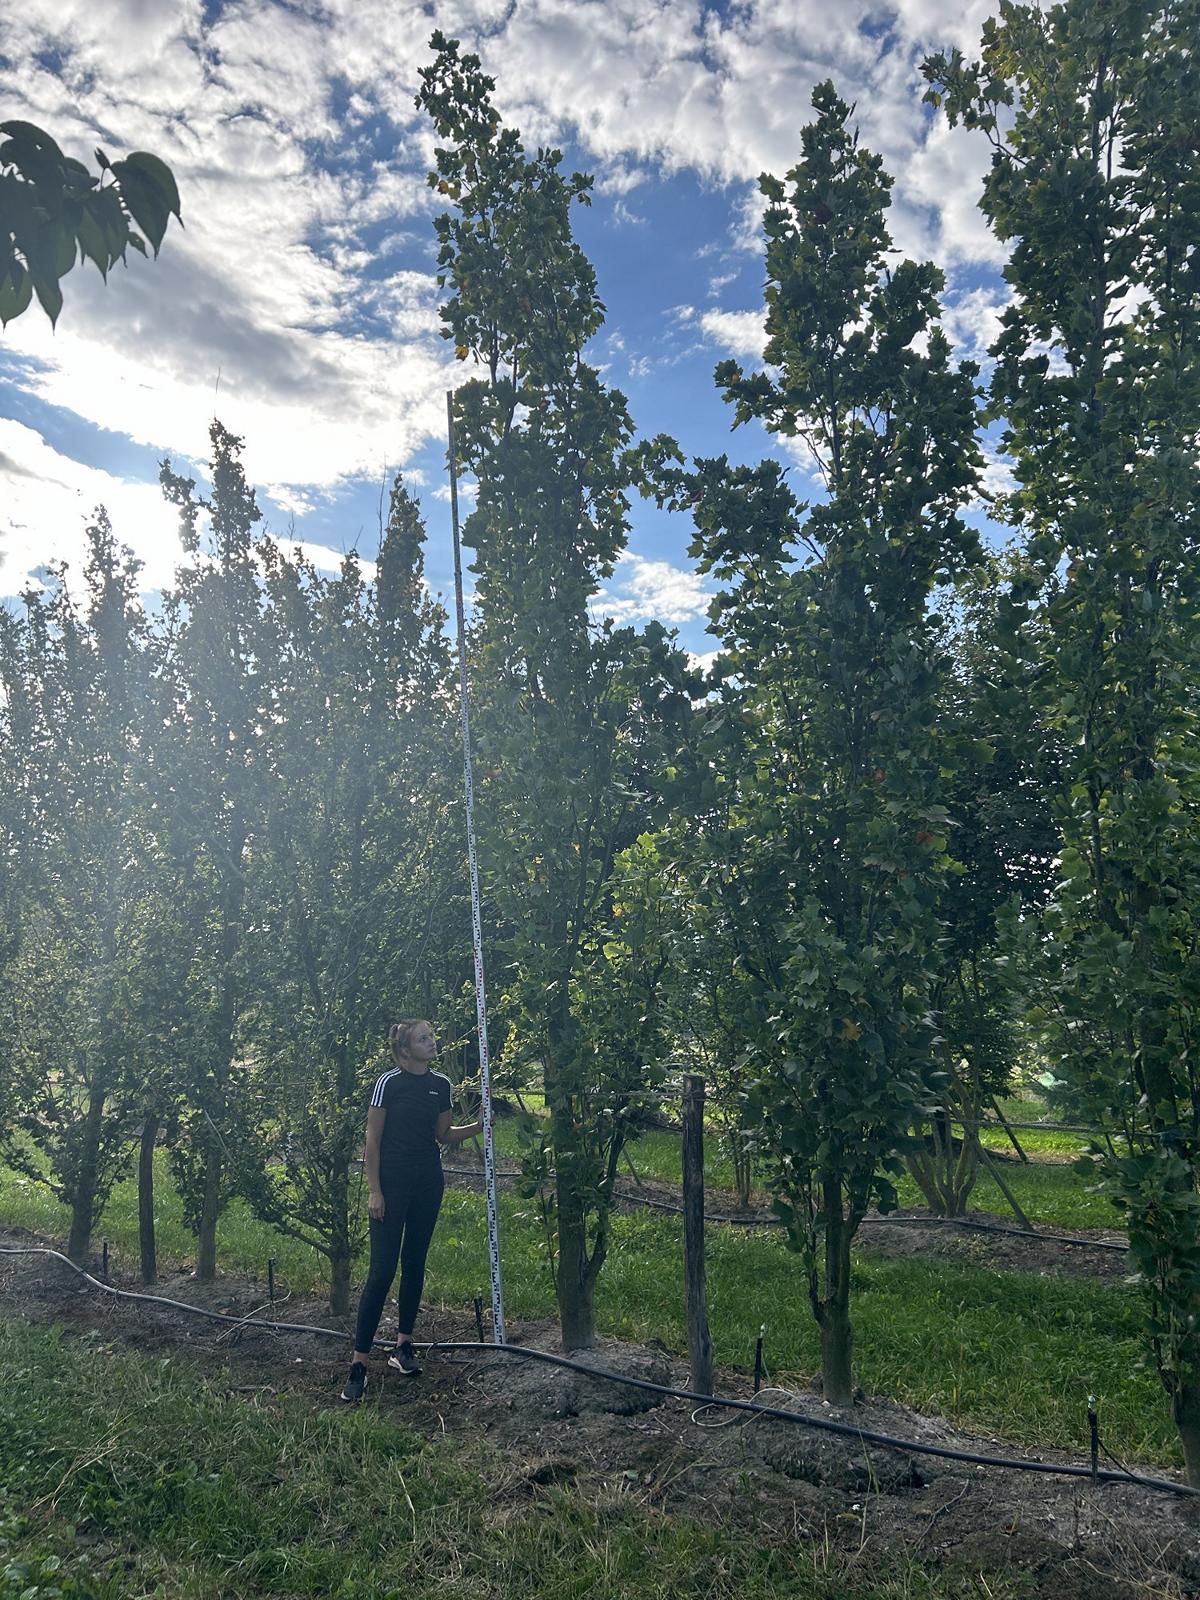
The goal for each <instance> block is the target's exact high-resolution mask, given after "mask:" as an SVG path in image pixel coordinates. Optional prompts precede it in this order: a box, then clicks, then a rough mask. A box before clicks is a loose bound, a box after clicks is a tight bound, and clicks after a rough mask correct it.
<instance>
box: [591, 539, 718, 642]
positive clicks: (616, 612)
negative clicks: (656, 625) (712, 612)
mask: <svg viewBox="0 0 1200 1600" xmlns="http://www.w3.org/2000/svg"><path fill="white" fill-rule="evenodd" d="M712 597H713V596H712V591H711V590H708V589H705V588H704V586H703V580H702V579H701V578H700V576H699V575H698V574H697V573H695V572H689V571H688V570H686V569H685V568H683V567H675V566H672V565H671V563H670V562H669V561H650V560H648V559H647V558H646V557H645V556H638V555H632V554H631V555H627V556H624V557H623V558H622V559H621V561H619V562H618V563H617V568H616V572H615V573H614V575H613V580H612V584H611V586H610V587H609V588H607V589H602V590H601V591H600V593H599V594H597V595H596V596H595V598H594V600H593V601H592V614H593V616H595V617H596V618H597V619H600V618H604V617H611V618H612V619H613V621H614V622H616V623H618V624H620V625H624V624H626V623H637V622H652V621H656V620H657V621H658V622H665V623H668V624H679V623H684V622H694V621H695V620H696V619H697V618H699V617H703V616H706V615H707V613H708V607H709V603H710V601H711V600H712Z"/></svg>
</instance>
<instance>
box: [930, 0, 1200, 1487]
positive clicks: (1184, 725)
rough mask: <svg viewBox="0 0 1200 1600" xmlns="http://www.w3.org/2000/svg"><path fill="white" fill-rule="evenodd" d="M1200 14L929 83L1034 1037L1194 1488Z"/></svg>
mask: <svg viewBox="0 0 1200 1600" xmlns="http://www.w3.org/2000/svg"><path fill="white" fill-rule="evenodd" d="M1198 37H1200V5H1197V4H1196V3H1195V0H1183V3H1172V4H1155V3H1144V4H1143V3H1138V4H1122V5H1103V6H1099V5H1094V4H1091V3H1088V0H1068V3H1066V4H1064V5H1059V6H1055V7H1054V8H1053V9H1051V10H1048V11H1042V10H1039V9H1035V8H1033V7H1028V6H1017V5H1012V4H1004V5H1002V6H1001V8H1000V15H999V18H998V20H996V21H993V22H989V23H988V24H987V25H986V27H985V30H984V35H983V44H982V54H981V58H980V60H979V61H977V62H973V63H968V62H966V61H964V59H963V58H962V56H961V55H959V54H958V53H955V54H953V55H951V56H939V57H936V58H934V59H933V60H931V61H929V62H927V63H926V67H925V72H926V76H927V78H928V79H929V81H930V84H931V89H930V93H929V96H928V97H927V98H929V99H931V100H933V102H934V103H935V104H940V105H941V106H942V107H943V109H944V110H945V112H946V114H947V116H948V118H949V120H950V122H951V124H959V123H961V124H963V125H965V127H967V128H968V129H973V130H976V132H977V133H980V134H982V135H983V136H984V137H986V138H987V139H988V140H989V141H990V142H991V146H992V163H991V168H990V171H989V173H988V176H987V179H986V182H985V185H984V192H983V199H982V202H981V203H982V207H983V210H984V212H985V214H986V215H987V217H988V218H989V221H990V223H991V225H992V228H993V230H994V231H995V233H996V235H997V237H998V238H1000V239H1001V240H1003V241H1005V243H1006V244H1008V246H1009V247H1010V250H1011V255H1010V259H1009V263H1008V266H1007V267H1006V269H1005V276H1006V278H1007V281H1008V284H1009V286H1010V289H1011V291H1012V297H1013V298H1012V303H1011V305H1010V306H1009V308H1008V309H1007V310H1006V311H1005V313H1004V316H1003V318H1002V330H1001V333H1000V336H999V338H998V340H997V343H996V345H995V347H994V353H995V355H996V357H997V362H996V368H995V375H994V378H993V382H992V406H993V409H994V411H995V412H996V413H997V414H998V415H1001V416H1002V417H1003V418H1004V422H1005V427H1006V437H1005V445H1006V448H1007V450H1008V451H1009V453H1010V454H1011V455H1012V457H1013V460H1014V463H1015V471H1016V476H1017V482H1018V486H1017V488H1016V490H1015V491H1014V493H1013V494H1012V495H1011V497H1010V498H1009V500H1008V503H1007V512H1008V515H1009V517H1010V519H1011V521H1012V522H1013V524H1014V525H1015V526H1017V527H1019V528H1020V529H1022V530H1023V532H1024V533H1025V535H1026V537H1027V540H1028V552H1029V555H1030V557H1031V558H1032V559H1033V561H1035V562H1036V563H1037V564H1038V566H1039V567H1040V571H1041V580H1042V581H1041V586H1040V587H1038V586H1037V584H1035V583H1031V584H1030V585H1028V586H1027V587H1026V589H1025V591H1024V592H1023V593H1022V592H1021V591H1018V592H1017V593H1016V594H1015V595H1014V597H1013V604H1012V607H1011V617H1010V621H1011V625H1012V634H1013V648H1014V651H1018V650H1020V649H1021V647H1022V645H1024V647H1025V648H1026V649H1027V650H1028V649H1031V648H1033V646H1032V645H1031V644H1030V637H1031V633H1032V631H1033V630H1035V629H1036V630H1039V631H1040V633H1041V634H1042V635H1048V636H1049V641H1050V642H1049V647H1048V648H1047V649H1046V650H1045V654H1044V662H1043V672H1042V675H1041V678H1040V692H1039V698H1038V702H1037V704H1038V711H1039V713H1040V715H1041V717H1042V718H1043V720H1044V724H1045V726H1046V727H1047V728H1048V729H1049V730H1051V731H1052V735H1053V737H1054V738H1055V739H1056V740H1057V741H1058V743H1059V745H1060V747H1061V750H1062V753H1063V756H1062V760H1063V772H1062V781H1061V783H1060V785H1059V786H1058V789H1057V794H1056V817H1057V822H1058V825H1059V828H1060V830H1061V854H1060V857H1059V874H1058V876H1059V882H1058V884H1057V888H1056V891H1055V893H1054V896H1053V899H1052V902H1051V905H1050V907H1049V908H1048V911H1047V913H1046V916H1045V918H1044V921H1043V923H1042V927H1041V945H1042V955H1043V958H1044V959H1043V966H1044V968H1046V969H1048V973H1049V978H1048V981H1047V982H1046V984H1045V987H1044V990H1043V994H1042V995H1040V996H1038V999H1039V1000H1040V1001H1041V1002H1042V1003H1041V1004H1039V1005H1038V1006H1037V1008H1036V1009H1035V1012H1034V1016H1033V1021H1034V1022H1035V1024H1036V1026H1037V1027H1038V1029H1039V1030H1040V1034H1041V1044H1042V1047H1043V1049H1044V1050H1046V1051H1047V1053H1048V1054H1049V1057H1050V1060H1051V1063H1052V1065H1053V1066H1054V1069H1055V1071H1056V1073H1057V1075H1058V1076H1059V1077H1060V1078H1062V1079H1066V1080H1070V1079H1072V1078H1074V1079H1075V1080H1077V1081H1084V1082H1086V1083H1087V1084H1088V1085H1089V1086H1090V1087H1091V1088H1092V1089H1093V1090H1094V1091H1096V1092H1102V1093H1103V1095H1104V1097H1105V1098H1106V1099H1107V1102H1108V1106H1109V1114H1110V1117H1111V1127H1112V1129H1113V1131H1114V1134H1117V1135H1119V1136H1118V1137H1116V1138H1114V1141H1113V1143H1112V1144H1111V1146H1110V1148H1109V1151H1108V1152H1107V1154H1105V1155H1104V1157H1103V1158H1102V1159H1101V1161H1100V1172H1101V1177H1102V1180H1103V1183H1104V1185H1105V1186H1106V1187H1107V1189H1108V1191H1109V1193H1111V1194H1112V1196H1113V1198H1114V1199H1115V1200H1116V1202H1117V1203H1118V1205H1119V1206H1120V1207H1121V1208H1122V1209H1123V1211H1124V1214H1125V1217H1126V1219H1127V1223H1128V1227H1129V1237H1130V1249H1131V1253H1132V1256H1133V1260H1134V1263H1135V1265H1136V1267H1137V1268H1138V1270H1139V1272H1140V1275H1141V1278H1142V1280H1143V1282H1144V1284H1145V1288H1146V1293H1147V1297H1148V1304H1149V1328H1150V1342H1151V1349H1152V1353H1153V1359H1154V1361H1155V1362H1156V1364H1157V1367H1158V1371H1159V1373H1160V1374H1161V1377H1162V1381H1163V1384H1164V1386H1165V1389H1166V1391H1167V1394H1168V1396H1169V1399H1170V1404H1171V1408H1172V1414H1173V1417H1174V1419H1175V1422H1176V1424H1177V1426H1178V1429H1179V1433H1180V1437H1181V1440H1182V1444H1183V1449H1184V1455H1185V1458H1186V1462H1187V1470H1188V1475H1189V1478H1190V1480H1191V1481H1192V1482H1193V1483H1197V1484H1200V942H1198V939H1197V923H1196V911H1195V908H1196V904H1197V895H1198V892H1200V769H1198V767H1197V763H1196V736H1197V723H1196V716H1197V705H1198V703H1200V701H1198V695H1197V690H1198V687H1200V626H1198V622H1197V602H1198V600H1200V536H1198V533H1200V521H1198V511H1200V466H1198V462H1197V454H1196V440H1197V437H1198V435H1200V252H1198V251H1197V245H1196V240H1197V237H1200V164H1198V162H1197V123H1196V107H1197V104H1198V102H1200V76H1198V75H1197V67H1196V61H1195V41H1196V39H1197V38H1198Z"/></svg>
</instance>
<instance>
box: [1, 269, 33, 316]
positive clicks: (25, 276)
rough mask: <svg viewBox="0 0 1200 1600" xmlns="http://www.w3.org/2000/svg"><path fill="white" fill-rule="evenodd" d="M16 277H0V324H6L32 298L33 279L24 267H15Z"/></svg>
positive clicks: (23, 308)
mask: <svg viewBox="0 0 1200 1600" xmlns="http://www.w3.org/2000/svg"><path fill="white" fill-rule="evenodd" d="M16 270H17V278H16V281H15V282H14V281H13V280H12V279H11V278H4V279H0V325H3V326H7V325H8V324H9V323H10V322H11V321H12V320H13V318H14V317H19V316H20V315H21V313H22V312H23V311H24V310H26V309H27V308H28V305H29V302H30V300H31V299H32V298H33V279H32V278H31V277H30V275H29V273H28V271H27V270H26V269H25V268H24V267H17V269H16Z"/></svg>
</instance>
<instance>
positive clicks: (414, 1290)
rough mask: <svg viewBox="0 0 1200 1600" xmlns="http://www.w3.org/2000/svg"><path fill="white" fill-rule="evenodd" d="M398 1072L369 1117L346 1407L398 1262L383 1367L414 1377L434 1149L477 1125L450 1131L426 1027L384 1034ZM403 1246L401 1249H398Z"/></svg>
mask: <svg viewBox="0 0 1200 1600" xmlns="http://www.w3.org/2000/svg"><path fill="white" fill-rule="evenodd" d="M388 1042H389V1044H390V1045H391V1047H392V1059H393V1060H394V1061H395V1063H396V1065H395V1066H394V1067H392V1068H391V1069H390V1070H389V1071H387V1072H385V1073H384V1074H383V1075H382V1076H381V1077H380V1078H378V1079H377V1080H376V1083H375V1088H374V1090H373V1091H372V1094H371V1106H370V1109H369V1110H368V1112H367V1148H366V1170H367V1186H368V1189H369V1191H370V1199H369V1201H368V1211H369V1213H370V1219H371V1220H370V1230H371V1266H370V1270H369V1271H368V1273H367V1281H366V1283H365V1284H364V1285H363V1291H362V1298H361V1300H360V1301H359V1305H358V1329H357V1332H356V1333H355V1336H354V1355H353V1358H352V1361H351V1366H350V1376H349V1377H348V1378H347V1379H346V1385H345V1387H344V1388H343V1390H342V1399H343V1400H351V1401H353V1400H361V1399H362V1396H363V1390H364V1389H365V1388H366V1386H367V1362H368V1361H369V1359H370V1355H371V1345H372V1344H373V1343H374V1340H375V1330H376V1329H377V1328H378V1326H379V1318H380V1316H381V1315H382V1314H383V1303H384V1301H385V1300H386V1299H387V1296H388V1290H389V1289H390V1288H391V1286H392V1279H393V1278H394V1277H395V1276H396V1262H397V1261H399V1263H400V1330H399V1334H398V1337H397V1340H396V1348H395V1349H394V1350H393V1351H392V1353H391V1355H390V1356H389V1357H388V1366H389V1367H395V1368H396V1369H397V1371H399V1372H403V1373H406V1374H408V1375H409V1376H410V1377H415V1376H416V1374H417V1373H418V1372H420V1370H421V1368H420V1365H419V1364H418V1362H417V1358H416V1354H415V1352H414V1351H413V1344H412V1336H413V1324H414V1323H415V1321H416V1319H417V1311H418V1309H419V1308H420V1304H421V1289H422V1287H423V1285H424V1282H425V1257H426V1255H427V1254H428V1252H429V1241H430V1240H431V1239H432V1238H433V1230H434V1226H435V1224H436V1223H437V1217H438V1210H439V1208H440V1206H441V1203H442V1188H443V1180H442V1158H441V1155H440V1154H439V1152H438V1145H439V1144H447V1145H449V1144H461V1143H462V1142H463V1140H464V1139H471V1138H473V1137H474V1136H475V1135H476V1134H477V1133H482V1132H483V1123H482V1122H473V1123H471V1125H470V1127H464V1128H452V1127H451V1126H450V1080H449V1078H447V1077H444V1076H443V1075H442V1074H441V1073H440V1072H432V1071H430V1067H429V1063H430V1062H431V1061H432V1060H433V1058H434V1056H435V1055H436V1054H437V1043H436V1041H435V1039H434V1036H433V1029H432V1028H431V1027H430V1025H429V1023H428V1022H423V1021H411V1022H397V1023H396V1024H395V1025H394V1026H393V1027H392V1029H391V1032H390V1033H389V1034H388ZM402 1241H403V1242H402Z"/></svg>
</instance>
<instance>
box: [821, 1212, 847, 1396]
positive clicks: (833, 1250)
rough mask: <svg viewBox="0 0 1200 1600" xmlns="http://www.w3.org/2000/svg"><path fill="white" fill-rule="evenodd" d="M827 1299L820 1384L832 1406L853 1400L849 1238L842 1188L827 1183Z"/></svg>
mask: <svg viewBox="0 0 1200 1600" xmlns="http://www.w3.org/2000/svg"><path fill="white" fill-rule="evenodd" d="M824 1204H825V1298H824V1300H823V1301H822V1302H821V1318H820V1322H821V1386H822V1392H823V1394H824V1396H825V1399H826V1400H828V1401H829V1404H830V1405H831V1406H848V1405H850V1404H852V1402H853V1400H854V1374H853V1369H852V1356H853V1350H854V1330H853V1328H852V1327H851V1326H850V1239H851V1233H850V1230H849V1228H848V1227H847V1226H846V1223H845V1219H844V1217H843V1215H842V1195H841V1187H840V1185H839V1184H836V1183H827V1184H826V1185H825V1196H824Z"/></svg>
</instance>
